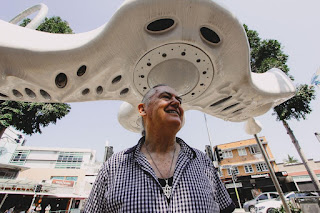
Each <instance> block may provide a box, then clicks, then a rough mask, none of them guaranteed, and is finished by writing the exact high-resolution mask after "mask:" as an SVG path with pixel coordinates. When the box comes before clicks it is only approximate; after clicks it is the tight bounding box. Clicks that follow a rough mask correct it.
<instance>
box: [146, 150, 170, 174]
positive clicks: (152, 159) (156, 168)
mask: <svg viewBox="0 0 320 213" xmlns="http://www.w3.org/2000/svg"><path fill="white" fill-rule="evenodd" d="M146 150H147V152H148V155H149V156H150V158H151V160H152V162H153V164H154V165H155V167H156V169H157V170H158V172H159V173H160V175H161V177H162V178H163V179H165V180H167V179H168V178H164V176H163V175H162V173H161V172H160V169H159V168H158V166H157V164H156V163H155V161H154V160H153V158H152V156H151V154H150V152H149V150H148V147H147V145H146ZM175 154H176V146H174V151H173V156H172V160H171V166H170V170H169V176H170V172H171V169H172V164H173V159H174V155H175Z"/></svg>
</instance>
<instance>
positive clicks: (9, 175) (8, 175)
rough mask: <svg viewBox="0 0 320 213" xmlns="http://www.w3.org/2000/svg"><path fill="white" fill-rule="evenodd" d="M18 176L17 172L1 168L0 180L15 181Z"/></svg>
mask: <svg viewBox="0 0 320 213" xmlns="http://www.w3.org/2000/svg"><path fill="white" fill-rule="evenodd" d="M17 176H18V171H16V170H13V169H6V168H1V171H0V179H15V178H16V177H17Z"/></svg>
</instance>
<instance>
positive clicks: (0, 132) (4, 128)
mask: <svg viewBox="0 0 320 213" xmlns="http://www.w3.org/2000/svg"><path fill="white" fill-rule="evenodd" d="M6 129H7V128H6V127H3V126H1V125H0V138H2V135H3V133H4V131H6Z"/></svg>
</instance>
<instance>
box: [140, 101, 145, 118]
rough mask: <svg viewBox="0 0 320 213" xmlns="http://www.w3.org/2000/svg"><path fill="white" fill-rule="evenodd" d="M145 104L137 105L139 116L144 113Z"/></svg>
mask: <svg viewBox="0 0 320 213" xmlns="http://www.w3.org/2000/svg"><path fill="white" fill-rule="evenodd" d="M144 107H145V106H144V104H142V103H141V104H139V105H138V110H139V114H140V115H141V116H143V115H146V111H145V108H144Z"/></svg>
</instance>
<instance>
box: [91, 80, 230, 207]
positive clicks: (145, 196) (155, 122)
mask: <svg viewBox="0 0 320 213" xmlns="http://www.w3.org/2000/svg"><path fill="white" fill-rule="evenodd" d="M138 110H139V113H140V115H141V117H142V123H143V127H144V131H143V133H142V134H143V137H142V138H141V139H140V140H139V142H138V144H137V145H136V146H134V147H132V148H130V149H128V150H126V151H123V152H120V153H117V154H114V155H113V156H112V157H111V158H110V159H109V160H108V161H107V162H106V163H105V164H104V166H103V167H102V169H101V170H100V172H99V174H98V177H97V179H96V182H95V184H94V186H93V188H92V191H91V194H90V197H89V200H88V202H87V205H86V208H85V212H86V213H89V212H90V213H98V212H232V211H233V210H234V208H235V206H234V204H233V202H232V200H231V199H230V196H229V194H228V192H227V190H226V189H225V187H224V186H223V184H222V183H221V181H220V179H219V177H218V175H217V173H216V169H215V168H214V167H213V165H212V162H211V161H210V160H209V158H208V157H207V156H206V155H205V154H204V153H203V152H201V151H199V150H196V149H193V148H191V147H189V146H188V145H187V144H186V143H185V142H184V141H183V140H182V139H180V138H177V137H176V134H177V132H178V131H179V130H180V129H181V127H182V125H183V119H184V117H183V116H184V111H183V109H182V107H181V98H180V97H179V96H178V94H177V92H176V91H175V90H174V89H172V88H171V87H169V86H166V85H157V86H155V87H154V88H152V89H151V90H150V91H149V92H148V93H147V94H146V95H145V96H144V98H143V100H142V103H141V104H139V106H138Z"/></svg>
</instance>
